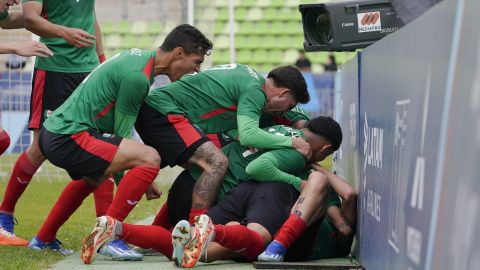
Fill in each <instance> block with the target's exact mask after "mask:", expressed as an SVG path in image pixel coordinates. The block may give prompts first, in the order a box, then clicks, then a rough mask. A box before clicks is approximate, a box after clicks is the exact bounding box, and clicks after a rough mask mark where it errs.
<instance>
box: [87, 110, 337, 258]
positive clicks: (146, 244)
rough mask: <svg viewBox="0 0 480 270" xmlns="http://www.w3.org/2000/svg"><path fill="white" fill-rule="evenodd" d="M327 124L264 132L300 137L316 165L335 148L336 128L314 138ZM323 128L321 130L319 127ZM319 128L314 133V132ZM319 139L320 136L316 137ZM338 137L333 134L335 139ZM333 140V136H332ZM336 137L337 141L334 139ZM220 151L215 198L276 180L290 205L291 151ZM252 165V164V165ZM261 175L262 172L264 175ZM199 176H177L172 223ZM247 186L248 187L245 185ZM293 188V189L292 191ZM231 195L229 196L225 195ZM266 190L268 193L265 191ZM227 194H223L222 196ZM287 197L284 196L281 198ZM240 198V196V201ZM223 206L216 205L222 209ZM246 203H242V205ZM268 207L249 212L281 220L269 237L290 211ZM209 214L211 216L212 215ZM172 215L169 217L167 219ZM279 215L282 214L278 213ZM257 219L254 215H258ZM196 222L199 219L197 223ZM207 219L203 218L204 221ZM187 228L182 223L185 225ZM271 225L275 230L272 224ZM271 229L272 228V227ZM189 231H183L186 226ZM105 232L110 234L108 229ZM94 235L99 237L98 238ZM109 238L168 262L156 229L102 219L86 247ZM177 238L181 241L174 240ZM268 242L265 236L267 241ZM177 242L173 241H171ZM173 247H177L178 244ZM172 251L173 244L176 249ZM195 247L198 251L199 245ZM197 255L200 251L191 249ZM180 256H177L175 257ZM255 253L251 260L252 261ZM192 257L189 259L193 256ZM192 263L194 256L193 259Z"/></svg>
mask: <svg viewBox="0 0 480 270" xmlns="http://www.w3.org/2000/svg"><path fill="white" fill-rule="evenodd" d="M332 121H333V120H332V119H330V118H322V117H319V118H316V119H312V120H311V121H310V122H309V123H308V125H307V127H306V128H304V129H302V130H296V129H292V128H289V127H285V126H275V127H271V128H266V131H267V132H270V133H271V134H276V135H275V136H288V137H292V136H298V137H305V139H306V141H307V142H308V143H310V145H312V150H313V155H312V159H311V160H309V161H310V162H313V161H318V160H322V159H324V158H325V157H326V156H328V155H329V154H331V153H332V152H333V151H334V150H335V149H336V148H338V147H337V145H339V144H340V142H341V131H340V129H339V126H338V128H337V131H338V132H337V133H327V132H323V133H320V130H321V129H322V126H323V127H325V126H327V127H330V125H328V123H332ZM325 124H327V125H325ZM319 129H320V130H319ZM320 134H321V135H320ZM338 134H339V135H338ZM335 136H336V137H335ZM339 136H340V137H339ZM325 137H328V138H332V139H331V140H332V141H334V143H333V145H334V146H332V143H329V140H327V139H325ZM222 150H223V152H224V153H225V154H226V155H227V157H228V158H229V160H230V162H229V169H228V171H227V174H226V176H225V179H224V182H223V185H222V188H221V190H220V194H219V199H223V197H224V196H231V197H232V196H235V195H229V194H231V193H233V190H232V188H234V187H235V186H237V185H238V184H239V183H242V182H244V181H246V180H249V179H252V178H254V179H257V178H258V179H259V180H260V181H278V182H286V183H290V184H291V185H286V186H287V187H288V188H291V189H292V190H293V192H290V193H291V194H294V195H291V196H290V197H288V198H290V199H289V200H286V201H289V202H291V204H290V207H291V206H292V205H293V202H294V201H295V200H294V198H296V196H298V189H299V188H300V186H301V183H302V180H301V178H299V177H296V176H294V175H292V174H293V173H300V172H302V171H304V169H305V167H306V165H307V160H306V159H305V158H304V157H303V156H302V155H301V154H300V153H299V152H298V151H296V150H294V149H292V148H286V149H277V150H270V151H260V152H257V153H253V152H251V151H250V150H249V149H248V148H247V147H245V146H242V145H241V144H240V143H239V142H233V143H231V144H229V145H227V146H225V147H224V148H223V149H222ZM257 161H258V162H257ZM246 168H247V172H250V173H252V174H253V175H248V174H247V172H246ZM265 172H267V173H266V174H265ZM200 173H201V172H200V171H199V169H191V172H189V171H184V172H182V173H181V174H180V175H179V177H177V179H176V180H175V183H174V184H173V186H172V188H171V190H170V194H169V198H168V205H169V212H170V213H169V214H170V217H171V220H172V221H175V220H177V219H178V216H176V215H173V214H179V213H180V215H181V217H182V218H188V216H189V209H190V205H191V196H190V194H192V192H193V189H194V186H195V181H196V180H195V179H196V178H198V175H199V174H200ZM249 183H250V182H249ZM294 186H295V187H294ZM230 190H232V191H230ZM251 191H255V189H251ZM267 191H268V192H269V193H271V190H268V189H267ZM225 194H227V195H225ZM288 194H289V193H288V192H287V195H288ZM242 198H243V199H245V198H244V197H242ZM256 198H257V199H256V200H254V201H253V202H258V203H260V201H261V200H259V198H260V196H258V197H256ZM230 201H234V202H235V201H236V204H238V207H241V205H242V203H243V202H242V200H237V199H233V200H230ZM222 203H223V201H222V202H221V203H220V205H222ZM245 203H247V202H245ZM218 207H219V206H218V205H217V206H215V207H214V208H212V209H210V211H209V212H208V213H214V214H216V212H215V211H219V210H214V209H217V208H218ZM230 207H231V209H232V210H230V211H229V213H236V212H238V213H241V212H240V211H239V210H238V209H235V208H233V207H234V206H233V205H232V206H230ZM265 207H268V206H263V208H262V209H258V211H256V212H255V213H256V214H257V215H256V216H258V217H259V218H263V219H262V220H267V221H266V222H268V219H269V217H263V216H261V214H260V213H262V211H263V212H268V213H278V214H276V215H273V216H274V217H282V216H283V218H281V219H280V220H278V221H277V222H275V221H273V222H271V223H269V224H271V225H272V226H274V227H273V229H271V232H270V233H271V234H273V233H274V232H275V231H276V230H277V229H278V228H279V227H280V224H281V223H282V222H283V221H285V220H286V219H287V218H288V215H289V211H290V209H289V208H288V209H287V208H285V209H284V208H280V207H279V208H277V207H275V208H273V209H270V208H268V209H266V210H265V209H264V208H265ZM212 211H213V212H212ZM172 213H173V214H172ZM282 213H283V214H282ZM258 214H260V215H258ZM203 219H204V218H202V219H201V220H203ZM207 219H208V218H207ZM232 219H234V218H233V217H230V216H229V217H227V218H225V220H227V221H230V220H232ZM187 224H188V222H187ZM275 224H277V225H275ZM112 226H116V231H115V234H112V230H111V228H112ZM180 226H181V227H185V224H180ZM275 226H276V227H275ZM188 227H189V226H188ZM108 228H110V229H108ZM175 231H177V232H178V231H184V230H178V228H177V230H175ZM99 232H100V233H99ZM109 234H110V237H111V238H110V239H113V237H114V236H115V237H119V238H123V239H124V240H126V241H127V242H130V243H132V244H134V245H137V246H140V247H142V248H149V249H150V248H151V249H155V250H157V251H159V252H161V253H162V254H164V255H166V256H167V257H169V258H171V256H172V251H173V246H172V244H171V242H170V241H168V240H166V239H168V237H169V236H170V235H171V233H170V231H169V230H167V229H165V228H163V227H161V226H139V225H130V224H125V223H124V224H123V225H122V224H121V223H119V222H117V221H116V220H114V219H112V218H110V217H104V218H102V220H100V221H99V222H98V223H97V227H96V228H95V230H94V232H93V233H92V235H96V236H97V237H96V238H95V242H94V243H92V246H93V247H92V248H93V249H94V248H95V247H97V248H98V247H99V246H101V245H103V244H104V241H108V240H109V239H107V238H108V235H109ZM209 236H210V232H202V233H201V234H200V237H201V238H202V240H201V241H199V242H202V243H200V244H203V242H204V241H206V239H207V238H208V237H209ZM180 239H182V237H180ZM270 240H271V236H270ZM177 242H178V241H177ZM180 242H181V243H183V244H185V242H184V241H183V242H182V241H180ZM181 243H177V244H181ZM177 246H178V245H177ZM200 247H201V246H200ZM263 247H264V244H262V246H261V248H260V249H259V251H258V254H259V253H260V252H261V251H262V250H263ZM197 250H200V249H197ZM180 251H182V252H180ZM182 254H183V248H177V249H176V252H175V253H174V256H173V258H174V259H176V263H177V264H180V262H179V260H180V258H181V257H182ZM258 254H256V255H255V256H257V255H258ZM194 257H195V256H194ZM196 257H197V259H198V257H199V255H198V254H197V255H196ZM195 262H196V260H195V261H194V262H184V263H183V265H184V266H189V265H190V266H193V264H195Z"/></svg>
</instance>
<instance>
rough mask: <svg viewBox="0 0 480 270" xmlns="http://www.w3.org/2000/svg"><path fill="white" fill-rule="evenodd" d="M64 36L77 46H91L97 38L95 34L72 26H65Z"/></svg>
mask: <svg viewBox="0 0 480 270" xmlns="http://www.w3.org/2000/svg"><path fill="white" fill-rule="evenodd" d="M62 37H63V38H64V39H65V40H66V41H67V42H68V43H70V44H72V45H73V46H75V47H77V48H88V47H91V46H92V45H93V44H94V42H93V40H95V36H92V35H90V34H89V33H87V32H85V31H84V30H82V29H79V28H70V27H63V32H62Z"/></svg>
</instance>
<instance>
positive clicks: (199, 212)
mask: <svg viewBox="0 0 480 270" xmlns="http://www.w3.org/2000/svg"><path fill="white" fill-rule="evenodd" d="M207 211H208V208H192V209H190V214H189V215H188V221H189V222H190V224H193V223H194V221H195V217H196V216H201V215H203V214H205V213H206V212H207Z"/></svg>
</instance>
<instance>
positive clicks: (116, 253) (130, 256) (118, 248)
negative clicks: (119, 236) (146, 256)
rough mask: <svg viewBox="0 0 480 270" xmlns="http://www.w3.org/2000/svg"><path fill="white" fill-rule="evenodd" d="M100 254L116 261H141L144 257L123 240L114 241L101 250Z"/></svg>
mask: <svg viewBox="0 0 480 270" xmlns="http://www.w3.org/2000/svg"><path fill="white" fill-rule="evenodd" d="M100 254H102V255H105V256H108V257H111V258H112V260H114V261H141V260H143V255H142V254H140V253H138V252H136V251H135V250H133V249H131V248H130V247H129V246H128V245H127V243H125V241H123V240H113V241H112V242H110V243H109V244H108V245H106V246H105V247H103V248H102V250H100Z"/></svg>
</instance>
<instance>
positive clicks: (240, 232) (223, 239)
mask: <svg viewBox="0 0 480 270" xmlns="http://www.w3.org/2000/svg"><path fill="white" fill-rule="evenodd" d="M214 241H215V242H217V243H218V244H220V245H222V246H224V247H226V248H228V249H231V250H233V251H236V252H239V253H240V254H242V255H243V256H245V258H247V259H249V260H252V261H254V260H256V259H257V257H258V255H260V253H262V251H263V249H264V247H265V243H264V242H263V239H262V237H261V236H260V234H258V233H257V232H256V231H253V230H250V229H249V228H247V227H245V226H243V225H231V226H224V225H215V239H214Z"/></svg>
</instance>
